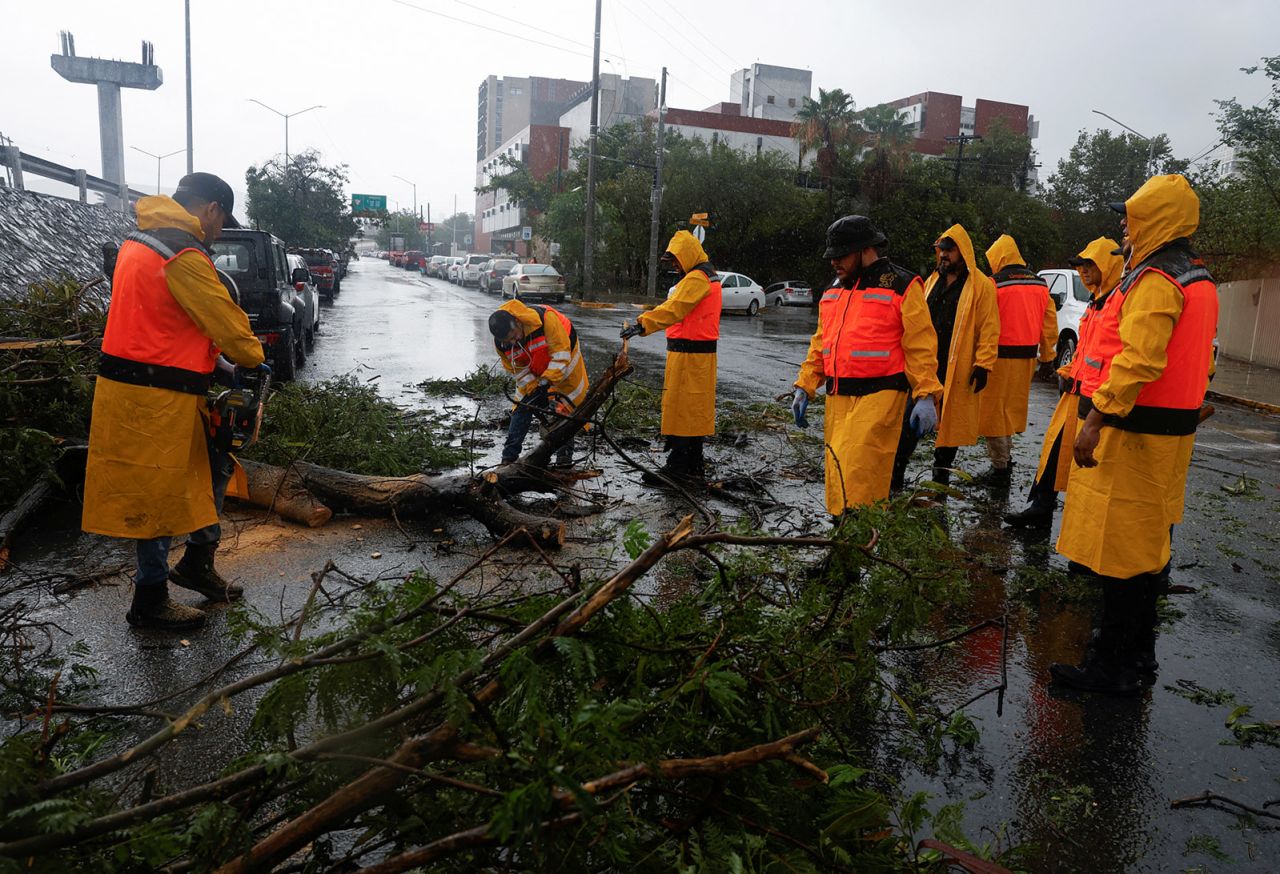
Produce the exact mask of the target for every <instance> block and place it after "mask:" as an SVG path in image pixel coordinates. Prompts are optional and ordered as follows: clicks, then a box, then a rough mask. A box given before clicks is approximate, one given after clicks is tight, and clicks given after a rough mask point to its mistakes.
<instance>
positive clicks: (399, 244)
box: [391, 234, 404, 252]
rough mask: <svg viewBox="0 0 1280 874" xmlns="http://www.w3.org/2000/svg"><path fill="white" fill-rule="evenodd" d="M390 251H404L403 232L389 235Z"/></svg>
mask: <svg viewBox="0 0 1280 874" xmlns="http://www.w3.org/2000/svg"><path fill="white" fill-rule="evenodd" d="M391 251H392V252H403V251H404V234H392V235H391Z"/></svg>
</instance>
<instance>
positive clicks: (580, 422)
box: [241, 345, 631, 547]
mask: <svg viewBox="0 0 1280 874" xmlns="http://www.w3.org/2000/svg"><path fill="white" fill-rule="evenodd" d="M630 372H631V365H630V364H629V363H628V361H627V350H626V346H625V345H624V346H623V350H622V351H621V352H619V353H618V355H617V357H616V358H615V359H614V361H613V363H612V364H611V365H609V367H608V368H607V369H606V370H605V371H604V373H603V374H601V377H600V380H599V381H598V382H597V383H596V384H595V385H594V386H592V387H591V390H590V391H589V392H588V393H587V396H586V397H585V398H584V399H583V401H582V403H581V404H580V405H579V406H578V408H577V409H575V410H574V411H573V414H572V415H569V416H565V417H563V418H562V419H560V420H558V421H557V422H556V424H555V425H553V426H552V427H551V428H550V429H549V430H548V432H547V434H546V436H544V437H543V438H542V439H541V440H539V442H538V443H537V444H536V445H535V446H534V447H533V449H531V450H529V452H527V453H526V454H525V455H523V456H522V457H521V458H520V459H519V460H517V461H515V462H513V463H512V464H504V465H501V466H499V467H496V468H493V469H491V470H487V471H483V472H481V473H479V474H476V475H472V474H467V473H454V474H445V475H443V476H428V475H427V474H413V475H411V476H369V475H366V474H356V473H350V472H349V471H344V470H335V469H334V468H330V467H321V466H320V465H317V464H310V463H308V462H305V461H298V462H294V463H293V464H292V465H291V466H290V467H289V468H287V469H286V468H281V467H276V466H274V465H269V464H260V463H257V462H252V461H242V462H241V464H243V465H244V468H245V473H246V474H247V475H248V478H249V501H250V503H253V504H255V505H257V506H260V507H266V508H268V509H273V510H275V511H276V512H279V513H280V514H281V515H283V516H285V518H288V519H293V520H295V521H301V522H303V524H308V525H313V524H316V523H314V522H313V521H311V520H313V519H317V518H319V517H320V516H321V515H322V513H323V511H324V510H325V509H326V508H331V509H332V510H344V511H346V512H350V513H356V514H359V515H362V516H390V515H393V514H394V515H395V516H396V517H397V518H403V517H406V516H421V515H424V514H426V513H429V512H432V511H438V510H448V509H451V508H452V509H458V510H461V511H462V512H464V513H466V514H467V515H469V516H471V517H472V518H474V519H475V520H476V521H478V522H480V523H481V524H483V525H484V526H485V527H486V528H488V529H489V530H490V531H491V532H493V533H494V534H495V535H498V536H503V535H505V534H507V533H509V532H511V531H514V530H516V529H517V528H525V529H527V530H528V531H529V533H530V534H531V535H532V536H533V537H534V539H535V540H537V542H538V543H539V545H541V546H550V547H560V546H563V545H564V536H565V531H564V523H563V522H562V521H560V520H558V519H552V518H549V517H545V516H536V515H533V514H530V513H526V512H524V511H523V510H520V509H518V508H516V507H513V506H511V504H510V503H508V502H507V500H506V499H507V498H508V497H510V496H512V495H517V494H520V493H522V492H554V491H558V490H560V489H561V488H562V487H563V486H564V485H565V484H566V483H567V482H568V480H567V479H566V478H565V477H563V476H560V475H557V474H555V473H553V472H551V471H548V470H547V469H546V465H547V463H548V462H549V461H550V460H551V456H552V455H553V454H554V453H555V452H556V450H558V449H559V448H560V447H561V446H563V445H565V444H566V443H568V442H569V441H570V440H571V439H573V437H574V436H575V435H576V434H577V433H578V432H579V431H581V430H582V429H583V427H584V426H585V425H586V424H587V422H589V421H590V420H591V418H592V417H593V416H594V415H595V414H596V412H597V411H598V410H599V409H600V406H601V405H602V404H603V403H604V402H605V401H606V400H607V399H608V398H609V396H610V395H611V394H612V393H613V388H614V386H615V385H616V384H617V383H618V381H619V380H620V379H622V378H623V377H624V376H626V375H627V374H628V373H630ZM325 521H327V519H326V520H325ZM319 524H323V522H321V523H319Z"/></svg>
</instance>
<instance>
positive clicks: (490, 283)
mask: <svg viewBox="0 0 1280 874" xmlns="http://www.w3.org/2000/svg"><path fill="white" fill-rule="evenodd" d="M515 266H516V259H514V258H494V259H493V260H492V261H486V262H485V263H484V264H483V265H481V269H480V288H481V289H482V290H484V291H499V292H500V291H502V278H503V277H504V276H506V275H507V274H508V273H510V272H511V268H512V267H515Z"/></svg>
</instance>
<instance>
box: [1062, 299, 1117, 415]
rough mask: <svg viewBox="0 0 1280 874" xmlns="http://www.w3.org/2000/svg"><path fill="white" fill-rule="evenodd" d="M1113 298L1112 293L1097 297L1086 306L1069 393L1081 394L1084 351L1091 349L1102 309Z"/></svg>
mask: <svg viewBox="0 0 1280 874" xmlns="http://www.w3.org/2000/svg"><path fill="white" fill-rule="evenodd" d="M1110 296H1111V292H1109V291H1108V292H1107V293H1106V294H1104V295H1102V296H1100V297H1095V298H1094V299H1093V300H1091V301H1089V303H1088V304H1086V305H1085V308H1084V312H1083V313H1081V315H1080V324H1079V326H1078V327H1077V329H1076V330H1077V333H1078V334H1079V335H1080V336H1079V342H1078V343H1077V345H1076V356H1075V357H1074V358H1072V359H1071V370H1070V371H1069V372H1068V373H1067V378H1068V379H1070V380H1072V386H1071V388H1070V389H1069V391H1071V392H1073V393H1075V394H1080V383H1079V380H1080V379H1081V378H1082V371H1083V370H1084V350H1085V349H1087V348H1088V347H1089V343H1090V342H1091V338H1092V335H1093V331H1094V328H1096V327H1097V326H1098V321H1099V319H1100V317H1101V315H1102V307H1103V305H1104V304H1106V302H1107V298H1108V297H1110Z"/></svg>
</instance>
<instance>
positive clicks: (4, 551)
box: [0, 473, 57, 570]
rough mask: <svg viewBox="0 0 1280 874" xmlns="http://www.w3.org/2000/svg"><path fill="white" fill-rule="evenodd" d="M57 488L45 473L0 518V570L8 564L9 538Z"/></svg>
mask: <svg viewBox="0 0 1280 874" xmlns="http://www.w3.org/2000/svg"><path fill="white" fill-rule="evenodd" d="M56 488H57V486H56V485H55V483H54V479H53V474H51V473H46V474H45V475H44V476H42V477H40V479H38V480H36V482H35V484H34V485H33V486H31V488H29V489H27V490H26V491H25V492H23V494H22V497H20V498H18V500H17V502H16V503H14V505H13V506H12V507H10V508H9V510H8V511H7V512H6V513H5V514H4V515H3V516H0V570H4V569H5V567H6V566H7V565H8V564H9V537H10V535H12V534H13V532H14V531H16V530H17V528H18V526H19V525H21V524H22V523H23V522H25V521H26V519H27V517H28V516H30V515H31V514H32V513H34V512H35V511H36V510H38V509H40V505H41V504H43V503H44V501H45V498H47V497H49V496H50V495H52V494H53V493H54V491H55V490H56Z"/></svg>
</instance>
